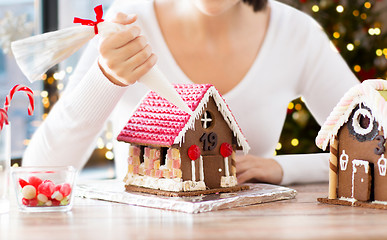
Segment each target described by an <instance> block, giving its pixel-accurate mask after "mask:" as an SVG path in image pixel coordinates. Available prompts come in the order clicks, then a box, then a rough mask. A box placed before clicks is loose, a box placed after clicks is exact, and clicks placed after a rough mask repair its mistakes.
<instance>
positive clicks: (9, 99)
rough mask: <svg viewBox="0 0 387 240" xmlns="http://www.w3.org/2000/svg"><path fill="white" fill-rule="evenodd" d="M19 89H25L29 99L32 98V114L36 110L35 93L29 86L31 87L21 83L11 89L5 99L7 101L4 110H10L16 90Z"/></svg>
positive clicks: (30, 111) (29, 109) (30, 107)
mask: <svg viewBox="0 0 387 240" xmlns="http://www.w3.org/2000/svg"><path fill="white" fill-rule="evenodd" d="M19 91H24V92H26V94H27V96H28V98H29V100H30V104H29V106H28V115H32V114H33V112H34V93H33V91H32V90H31V89H30V88H29V87H26V86H23V85H21V84H18V85H15V86H14V87H13V88H12V89H11V91H10V92H9V95H8V96H7V97H6V99H5V103H4V110H5V112H8V108H9V106H10V104H11V100H12V98H13V95H14V94H15V93H16V92H19Z"/></svg>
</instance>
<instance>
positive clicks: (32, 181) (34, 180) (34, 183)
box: [28, 176, 43, 189]
mask: <svg viewBox="0 0 387 240" xmlns="http://www.w3.org/2000/svg"><path fill="white" fill-rule="evenodd" d="M42 182H43V181H42V179H40V178H38V177H35V176H31V177H29V178H28V183H29V184H31V185H32V186H34V187H35V188H36V189H38V187H39V185H40V184H41V183H42Z"/></svg>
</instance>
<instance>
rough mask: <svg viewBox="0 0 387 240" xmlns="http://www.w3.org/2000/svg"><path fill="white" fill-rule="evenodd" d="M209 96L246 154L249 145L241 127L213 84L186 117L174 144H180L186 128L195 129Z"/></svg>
mask: <svg viewBox="0 0 387 240" xmlns="http://www.w3.org/2000/svg"><path fill="white" fill-rule="evenodd" d="M210 97H213V98H214V101H215V103H216V106H217V107H218V111H219V112H220V113H221V114H222V116H223V118H224V120H225V121H226V123H227V125H228V126H229V128H230V129H231V130H232V132H233V134H234V136H235V137H236V139H237V142H238V145H239V146H241V147H242V149H243V152H244V154H247V153H248V152H249V150H250V146H249V144H248V143H247V140H246V138H245V136H244V135H243V133H242V131H241V129H240V128H239V126H238V124H237V122H236V120H235V118H234V116H233V115H232V113H231V111H230V109H229V108H228V106H227V104H226V103H225V101H224V100H223V98H222V96H221V95H220V94H219V92H218V91H217V90H216V88H215V87H214V86H212V87H210V88H208V90H207V92H206V93H205V94H204V96H203V98H202V100H201V101H200V103H199V104H198V106H197V107H196V109H195V111H194V112H193V114H192V115H191V117H190V118H189V119H188V121H187V124H186V125H185V126H184V128H183V129H182V130H181V131H180V133H179V135H178V136H177V137H176V138H175V141H174V144H179V145H180V146H181V144H182V143H183V142H184V136H185V133H186V132H187V130H188V129H192V130H194V129H195V120H196V119H199V118H200V117H201V116H202V113H203V111H204V109H205V108H206V106H207V103H208V101H209V99H210Z"/></svg>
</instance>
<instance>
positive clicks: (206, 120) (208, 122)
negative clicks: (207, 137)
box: [200, 111, 214, 129]
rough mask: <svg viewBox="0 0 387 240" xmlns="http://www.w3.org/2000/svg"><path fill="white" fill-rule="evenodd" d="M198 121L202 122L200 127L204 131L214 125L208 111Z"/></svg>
mask: <svg viewBox="0 0 387 240" xmlns="http://www.w3.org/2000/svg"><path fill="white" fill-rule="evenodd" d="M200 121H201V122H202V127H203V128H204V129H207V128H210V127H211V126H212V125H213V123H214V119H213V117H212V114H211V113H210V112H209V111H205V112H204V113H203V115H202V117H201V119H200Z"/></svg>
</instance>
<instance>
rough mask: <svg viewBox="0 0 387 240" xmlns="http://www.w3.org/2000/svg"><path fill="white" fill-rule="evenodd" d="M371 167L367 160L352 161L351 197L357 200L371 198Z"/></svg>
mask: <svg viewBox="0 0 387 240" xmlns="http://www.w3.org/2000/svg"><path fill="white" fill-rule="evenodd" d="M371 180H372V176H371V168H370V164H369V162H368V161H364V160H353V161H352V197H353V198H355V199H356V200H358V201H365V202H366V201H369V200H370V198H371V183H372V182H371Z"/></svg>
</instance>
